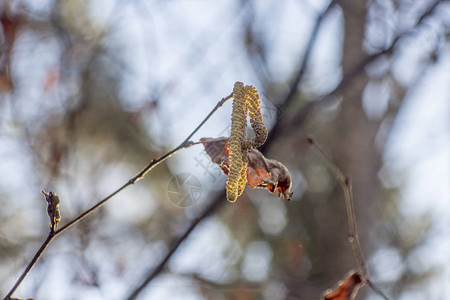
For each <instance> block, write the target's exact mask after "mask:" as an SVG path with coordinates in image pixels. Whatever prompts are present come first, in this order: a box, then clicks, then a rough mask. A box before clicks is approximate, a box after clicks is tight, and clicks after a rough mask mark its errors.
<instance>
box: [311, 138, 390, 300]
mask: <svg viewBox="0 0 450 300" xmlns="http://www.w3.org/2000/svg"><path fill="white" fill-rule="evenodd" d="M307 141H308V143H309V144H310V145H311V148H312V150H313V151H314V152H315V153H316V154H317V155H318V156H319V157H320V158H321V159H322V160H323V161H324V162H325V163H326V164H327V165H328V166H329V167H330V169H331V170H332V171H333V173H334V175H335V176H336V178H337V180H338V182H339V184H340V185H341V187H342V190H343V192H344V199H345V207H346V209H347V221H348V228H349V231H350V232H349V242H350V244H351V246H352V249H353V254H354V255H355V258H356V261H357V263H358V266H359V272H360V274H361V276H362V277H363V278H364V280H365V281H366V283H367V285H368V286H369V287H370V288H371V289H372V290H373V291H374V292H375V293H377V294H378V295H380V296H381V297H383V298H384V299H385V300H389V298H388V297H387V296H386V295H385V294H384V293H383V291H381V290H380V289H379V288H378V287H377V286H376V285H374V284H373V283H372V282H371V281H370V280H369V277H368V275H367V268H366V261H365V259H364V254H363V251H362V248H361V244H360V241H359V236H358V227H357V225H356V213H355V202H354V199H353V189H352V182H351V180H350V178H349V177H347V176H345V175H344V173H342V171H341V170H340V169H339V167H338V166H337V165H336V164H335V163H334V162H333V160H332V159H331V158H330V157H329V156H328V155H327V153H326V152H325V151H324V150H323V149H322V148H321V147H320V146H319V145H318V144H317V143H316V141H315V140H314V138H313V137H311V136H310V137H308V138H307Z"/></svg>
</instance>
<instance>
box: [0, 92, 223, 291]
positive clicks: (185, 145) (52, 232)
mask: <svg viewBox="0 0 450 300" xmlns="http://www.w3.org/2000/svg"><path fill="white" fill-rule="evenodd" d="M231 97H232V94H230V95H228V96H227V97H225V98H222V100H220V101H219V102H218V103H217V104H216V106H215V107H214V108H213V109H212V110H211V112H210V113H209V114H208V115H207V116H206V118H205V119H203V121H202V122H201V123H200V124H199V125H198V126H197V127H196V128H195V129H194V130H193V131H192V132H191V133H190V134H189V135H188V137H187V138H186V139H185V140H184V141H183V142H182V143H181V144H180V145H178V146H177V147H176V148H174V149H172V150H171V151H169V152H167V153H166V154H164V155H162V156H160V157H159V158H157V159H153V160H152V161H151V162H150V163H149V164H148V165H147V166H146V167H145V168H143V169H142V170H141V171H140V172H139V173H138V174H136V176H134V177H133V178H131V179H130V180H128V182H127V183H125V184H124V185H122V186H121V187H120V188H118V189H117V190H116V191H114V192H113V193H111V194H110V195H108V196H107V197H105V198H104V199H102V200H101V201H99V202H98V203H97V204H95V205H94V206H92V207H91V208H89V209H88V210H86V211H85V212H83V213H82V214H81V215H79V216H78V217H76V218H75V219H73V220H72V221H70V222H69V223H68V224H66V225H65V226H63V227H62V228H60V229H58V230H56V231H55V226H53V224H52V226H51V227H50V232H49V234H48V236H47V239H46V240H45V241H44V243H43V244H42V245H41V247H40V248H39V250H38V251H37V252H36V254H35V255H34V257H33V259H32V260H31V261H30V262H29V263H28V265H27V267H26V268H25V270H24V271H23V272H22V274H21V275H20V277H19V279H17V281H16V283H15V284H14V286H13V287H12V288H11V290H10V291H9V292H8V294H7V295H6V296H5V298H4V300H10V299H11V296H12V295H13V293H14V292H15V291H16V289H17V288H18V287H19V285H20V284H21V283H22V281H23V280H24V279H25V277H26V276H27V275H28V273H29V272H30V271H31V269H32V268H33V266H34V265H35V264H36V263H37V262H38V260H39V258H40V257H41V256H42V254H43V253H44V251H45V249H46V248H47V246H48V245H49V244H50V242H51V241H52V240H53V239H54V238H56V237H57V236H58V235H60V234H61V233H63V232H64V231H66V230H67V229H69V228H70V227H72V226H73V225H75V224H76V223H78V222H80V221H81V220H83V219H84V218H86V217H87V216H89V215H90V214H92V213H93V212H94V211H96V210H97V209H98V208H100V207H101V206H102V205H103V204H105V203H106V202H108V201H109V200H110V199H111V198H113V197H114V196H115V195H117V194H118V193H120V192H121V191H123V190H124V189H126V188H127V187H129V186H130V185H133V184H135V183H136V182H138V181H139V180H141V179H142V178H144V177H145V175H147V174H148V172H150V171H151V170H152V169H153V168H154V167H156V166H157V165H159V164H160V163H161V162H163V161H165V160H166V159H167V158H169V157H171V156H172V155H173V154H175V153H176V152H178V151H180V150H182V149H186V148H189V147H191V146H193V145H196V144H198V143H194V142H192V141H190V139H191V138H192V136H193V135H194V134H195V133H197V131H198V130H199V129H200V128H201V127H202V126H203V125H204V124H205V123H206V122H207V121H208V120H209V118H210V117H211V116H212V115H213V114H214V113H215V112H216V111H217V110H218V109H219V108H220V107H222V106H223V104H224V103H225V102H227V101H228V100H229V99H231ZM50 194H51V193H50ZM44 195H45V193H44ZM58 204H59V203H58ZM194 227H195V226H193V227H192V228H194ZM189 233H190V232H189ZM189 233H187V235H189ZM180 243H181V242H180ZM176 248H178V245H177V246H176V247H175V249H176Z"/></svg>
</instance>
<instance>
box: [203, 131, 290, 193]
mask: <svg viewBox="0 0 450 300" xmlns="http://www.w3.org/2000/svg"><path fill="white" fill-rule="evenodd" d="M200 141H201V142H202V143H203V145H204V146H205V151H206V153H207V154H208V155H209V157H211V160H212V161H213V162H214V163H215V164H217V165H218V166H219V167H220V168H221V169H222V171H223V172H224V173H225V175H228V174H229V170H230V158H229V149H228V139H227V138H219V139H211V138H202V139H201V140H200ZM246 154H247V160H248V164H247V172H246V177H247V185H248V186H249V187H252V188H264V189H267V190H268V191H269V192H271V193H272V194H276V195H277V196H278V197H279V198H285V199H288V200H290V198H291V197H292V192H291V191H290V190H291V186H292V180H291V174H290V173H289V170H288V169H287V168H286V166H284V165H283V164H282V163H280V162H279V161H276V160H273V159H267V158H265V157H264V155H263V154H262V153H261V152H259V151H258V150H256V149H250V150H248V151H247V153H246Z"/></svg>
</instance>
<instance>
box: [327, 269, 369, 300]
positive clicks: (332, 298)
mask: <svg viewBox="0 0 450 300" xmlns="http://www.w3.org/2000/svg"><path fill="white" fill-rule="evenodd" d="M361 283H362V279H361V275H359V274H358V273H356V272H351V273H350V274H349V275H348V276H347V277H346V278H345V280H344V281H342V282H339V283H338V286H337V287H336V288H335V289H334V290H333V291H332V290H327V291H325V293H324V294H323V299H324V300H350V299H355V297H356V294H358V289H359V287H360V285H361Z"/></svg>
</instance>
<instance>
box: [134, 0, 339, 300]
mask: <svg viewBox="0 0 450 300" xmlns="http://www.w3.org/2000/svg"><path fill="white" fill-rule="evenodd" d="M338 1H339V0H333V1H331V2H330V4H329V5H328V6H327V8H326V9H325V10H324V11H323V12H322V13H321V14H320V15H319V16H318V18H317V20H316V24H315V26H314V29H313V31H312V32H311V35H310V38H309V41H308V45H307V46H306V50H305V55H304V56H303V59H302V60H301V62H300V64H299V67H298V69H297V70H298V72H297V75H296V76H295V79H294V80H293V82H292V83H291V85H290V89H289V93H288V94H287V95H286V96H285V97H284V98H283V101H282V106H286V104H288V103H290V102H291V101H293V99H294V96H295V91H296V90H297V87H298V85H299V84H300V82H301V81H302V80H303V78H304V75H305V68H306V65H307V62H308V59H309V57H310V53H311V51H312V49H313V46H314V42H315V40H316V39H317V33H318V30H319V27H320V25H321V24H322V22H323V19H324V17H325V16H326V15H327V14H328V13H329V12H330V10H331V8H332V7H333V6H334V5H335V4H337V3H338ZM279 124H280V122H279V121H278V122H277V123H276V124H275V126H274V127H273V128H272V131H271V132H270V133H269V136H268V137H267V140H266V142H265V143H264V144H263V145H262V146H261V147H259V149H260V150H261V152H263V153H264V150H265V149H267V146H269V145H270V143H271V142H272V141H273V140H274V137H275V136H276V134H277V133H278V132H279V131H280V128H279ZM223 197H225V195H224V193H221V195H219V196H218V197H217V198H216V199H214V200H213V201H212V202H211V203H210V204H209V206H208V207H207V208H206V209H205V211H204V212H203V213H202V214H201V215H200V216H199V217H197V218H196V219H195V220H194V222H192V224H191V225H190V226H189V228H187V229H186V231H185V232H184V233H183V235H181V236H180V237H178V238H177V239H176V240H175V241H174V242H173V245H174V246H173V247H172V248H171V249H170V251H169V252H167V254H166V255H165V256H164V257H163V258H162V260H161V261H160V263H159V264H158V266H157V267H156V268H155V269H154V270H152V271H150V272H149V273H148V275H147V277H146V279H145V280H144V281H143V282H142V283H141V284H140V285H139V286H138V287H137V288H136V289H135V290H133V291H132V292H131V293H130V296H129V297H128V298H127V299H128V300H132V299H136V297H137V296H138V295H139V294H140V293H141V292H142V290H143V289H144V288H145V287H146V286H147V285H148V284H149V283H150V282H151V281H152V280H153V279H154V278H155V277H156V276H157V275H158V274H159V273H161V271H162V270H163V269H164V267H165V265H166V264H167V262H168V261H169V259H170V258H171V257H172V255H173V254H174V253H175V252H176V250H177V249H178V247H179V245H181V243H182V242H183V241H184V240H185V239H187V238H188V236H189V234H190V233H191V232H192V231H193V230H194V229H195V228H196V226H197V225H198V224H200V223H201V221H203V220H204V219H205V218H206V217H207V216H209V215H210V214H211V213H212V212H214V211H215V210H216V209H217V208H218V207H219V205H220V204H221V203H223V201H221V200H222V199H223Z"/></svg>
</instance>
